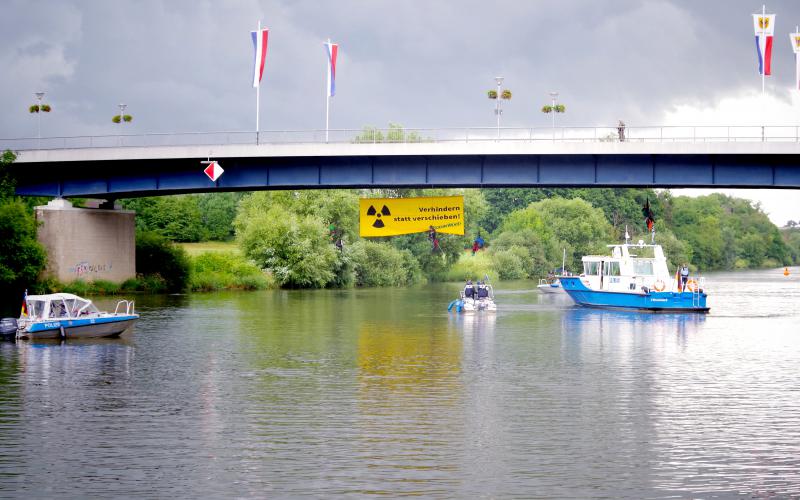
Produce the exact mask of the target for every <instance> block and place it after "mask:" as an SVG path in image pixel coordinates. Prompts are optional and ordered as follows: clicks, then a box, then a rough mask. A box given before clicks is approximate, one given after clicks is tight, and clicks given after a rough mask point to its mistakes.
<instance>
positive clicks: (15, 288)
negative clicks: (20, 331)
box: [0, 151, 47, 314]
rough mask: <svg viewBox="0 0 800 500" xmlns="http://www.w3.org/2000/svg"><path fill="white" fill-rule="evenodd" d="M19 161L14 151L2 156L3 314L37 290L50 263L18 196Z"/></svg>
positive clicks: (0, 288)
mask: <svg viewBox="0 0 800 500" xmlns="http://www.w3.org/2000/svg"><path fill="white" fill-rule="evenodd" d="M15 159H16V156H15V155H14V153H12V152H11V151H5V152H4V153H3V154H2V156H0V303H2V306H0V309H2V312H3V314H11V313H12V311H11V310H10V309H8V307H18V305H19V303H20V302H17V301H18V300H21V297H22V293H23V292H24V290H25V289H26V288H33V286H34V285H35V284H36V280H37V279H38V277H39V275H40V274H41V272H42V270H44V267H45V264H46V262H47V254H46V253H45V250H44V248H43V247H42V245H41V244H40V243H39V242H38V241H37V240H36V219H35V218H34V216H33V212H32V211H31V209H30V207H29V206H28V205H27V204H26V203H24V202H23V201H21V200H20V199H18V198H16V197H14V185H15V182H14V176H13V175H12V172H11V165H12V163H13V162H14V160H15ZM11 304H13V306H11ZM16 312H18V311H16Z"/></svg>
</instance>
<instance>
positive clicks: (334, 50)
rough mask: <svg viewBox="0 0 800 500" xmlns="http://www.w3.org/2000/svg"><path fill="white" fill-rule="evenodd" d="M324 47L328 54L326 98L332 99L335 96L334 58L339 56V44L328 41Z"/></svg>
mask: <svg viewBox="0 0 800 500" xmlns="http://www.w3.org/2000/svg"><path fill="white" fill-rule="evenodd" d="M324 45H325V52H326V53H327V54H328V97H333V96H334V95H336V56H337V55H338V54H339V44H338V43H331V42H330V40H329V41H327V42H326V43H325V44H324Z"/></svg>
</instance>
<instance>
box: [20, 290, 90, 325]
mask: <svg viewBox="0 0 800 500" xmlns="http://www.w3.org/2000/svg"><path fill="white" fill-rule="evenodd" d="M26 304H27V309H28V318H30V319H32V320H35V319H50V318H54V319H58V318H78V317H80V316H87V315H90V314H99V312H100V311H98V310H97V307H95V305H94V304H92V301H91V300H86V299H83V298H81V297H78V296H77V295H72V294H71V293H53V294H49V295H28V297H27V299H26Z"/></svg>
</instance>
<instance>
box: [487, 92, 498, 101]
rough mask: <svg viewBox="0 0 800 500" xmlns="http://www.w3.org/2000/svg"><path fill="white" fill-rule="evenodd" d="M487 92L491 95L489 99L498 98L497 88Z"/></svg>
mask: <svg viewBox="0 0 800 500" xmlns="http://www.w3.org/2000/svg"><path fill="white" fill-rule="evenodd" d="M487 94H488V96H489V99H497V91H496V90H490V91H489V92H487Z"/></svg>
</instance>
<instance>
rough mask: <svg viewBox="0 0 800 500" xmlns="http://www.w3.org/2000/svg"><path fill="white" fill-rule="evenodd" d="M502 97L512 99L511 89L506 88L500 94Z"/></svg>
mask: <svg viewBox="0 0 800 500" xmlns="http://www.w3.org/2000/svg"><path fill="white" fill-rule="evenodd" d="M500 97H501V98H503V99H511V91H510V90H504V91H503V93H502V94H500Z"/></svg>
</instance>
